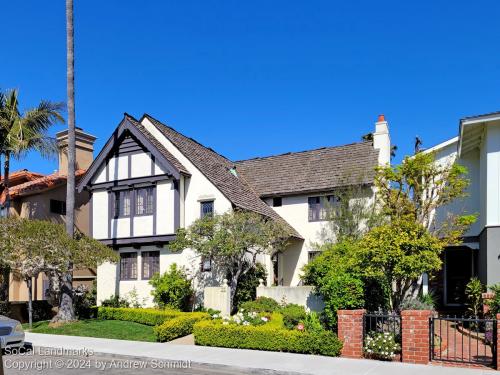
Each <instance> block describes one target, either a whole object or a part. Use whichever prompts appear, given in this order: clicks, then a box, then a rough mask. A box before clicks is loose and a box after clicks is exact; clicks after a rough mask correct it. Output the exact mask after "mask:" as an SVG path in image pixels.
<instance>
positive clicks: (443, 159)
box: [436, 142, 483, 236]
mask: <svg viewBox="0 0 500 375" xmlns="http://www.w3.org/2000/svg"><path fill="white" fill-rule="evenodd" d="M457 157H458V153H457V142H453V143H451V144H449V145H447V146H445V147H443V148H441V149H439V150H437V151H436V162H437V163H440V164H441V165H451V164H452V163H454V162H457V163H459V164H460V165H463V166H464V167H466V168H467V170H468V175H467V178H468V179H469V181H470V185H469V187H468V188H467V194H468V196H467V197H464V198H461V199H456V200H455V201H454V202H452V203H450V204H449V205H447V206H444V207H440V208H439V209H438V210H437V211H436V222H437V223H438V225H439V223H442V222H443V221H446V220H447V219H448V217H449V214H454V215H455V214H479V216H480V217H481V216H483V215H482V213H481V203H480V195H481V194H480V192H481V184H482V182H481V177H480V152H479V150H472V151H469V152H468V153H466V154H462V155H461V157H460V158H459V159H457ZM481 228H482V227H481V222H480V219H479V220H477V221H476V223H474V224H473V225H472V226H471V227H470V228H469V230H468V231H467V232H466V233H465V235H466V236H477V235H479V233H480V231H481Z"/></svg>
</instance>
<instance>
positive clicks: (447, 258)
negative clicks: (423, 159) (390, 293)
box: [425, 112, 500, 308]
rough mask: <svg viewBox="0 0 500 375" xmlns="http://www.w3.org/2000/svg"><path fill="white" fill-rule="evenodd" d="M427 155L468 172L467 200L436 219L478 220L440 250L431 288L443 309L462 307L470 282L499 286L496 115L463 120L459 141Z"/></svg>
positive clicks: (499, 117)
mask: <svg viewBox="0 0 500 375" xmlns="http://www.w3.org/2000/svg"><path fill="white" fill-rule="evenodd" d="M425 152H434V153H435V155H436V162H438V163H447V164H448V163H453V162H458V163H459V164H461V165H463V166H465V167H467V169H468V176H467V178H468V179H469V180H470V185H469V187H468V196H467V197H465V198H463V199H460V200H456V201H455V202H453V203H452V204H450V205H448V206H447V207H442V208H441V209H439V210H438V211H437V212H436V220H437V221H438V222H441V221H443V220H446V218H447V214H448V212H453V213H456V214H460V213H467V214H477V215H478V219H477V221H476V222H475V223H474V224H473V225H472V226H471V227H470V229H469V230H468V232H467V233H466V234H465V236H464V238H463V242H462V243H461V244H460V245H458V246H450V247H448V248H447V249H446V250H445V251H444V254H443V269H442V271H441V272H440V273H439V275H438V277H437V278H436V279H435V280H434V282H433V283H432V284H431V287H433V288H434V289H435V290H436V291H437V292H438V294H439V295H440V297H441V300H440V302H441V304H442V305H444V306H445V307H448V308H453V307H463V305H464V304H465V302H466V297H465V286H466V284H467V283H468V282H469V280H470V278H471V277H473V276H477V277H479V279H480V280H481V281H482V282H483V283H484V284H486V285H493V284H496V283H499V282H500V112H496V113H490V114H485V115H478V116H472V117H466V118H463V119H461V120H460V123H459V132H458V136H456V137H454V138H451V139H449V140H447V141H445V142H442V143H440V144H438V145H436V146H434V147H432V148H430V149H428V150H426V151H425Z"/></svg>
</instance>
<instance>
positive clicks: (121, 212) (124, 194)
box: [113, 190, 131, 218]
mask: <svg viewBox="0 0 500 375" xmlns="http://www.w3.org/2000/svg"><path fill="white" fill-rule="evenodd" d="M130 200H131V191H130V190H121V191H116V192H115V205H114V215H113V216H114V217H115V218H118V217H129V216H130Z"/></svg>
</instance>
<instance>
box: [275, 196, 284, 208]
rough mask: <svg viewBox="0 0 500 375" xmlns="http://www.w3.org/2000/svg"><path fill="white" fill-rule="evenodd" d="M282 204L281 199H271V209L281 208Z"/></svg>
mask: <svg viewBox="0 0 500 375" xmlns="http://www.w3.org/2000/svg"><path fill="white" fill-rule="evenodd" d="M282 204H283V202H282V200H281V197H276V198H273V207H281V205H282Z"/></svg>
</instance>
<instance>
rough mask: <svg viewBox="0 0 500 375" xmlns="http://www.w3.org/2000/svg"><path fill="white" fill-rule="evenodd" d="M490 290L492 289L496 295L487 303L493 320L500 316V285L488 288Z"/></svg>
mask: <svg viewBox="0 0 500 375" xmlns="http://www.w3.org/2000/svg"><path fill="white" fill-rule="evenodd" d="M488 289H490V290H491V292H492V293H494V296H493V298H492V299H490V300H487V301H486V304H487V305H488V308H489V310H490V311H489V312H488V314H489V315H490V316H491V317H492V318H495V316H496V314H500V284H495V285H491V286H490V287H488Z"/></svg>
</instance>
